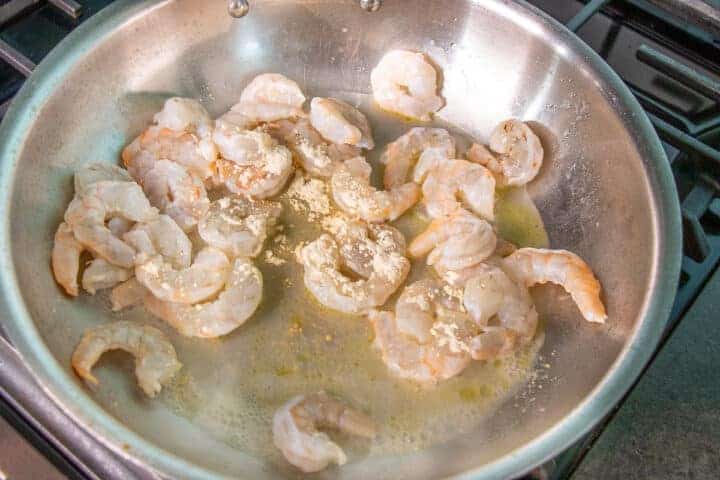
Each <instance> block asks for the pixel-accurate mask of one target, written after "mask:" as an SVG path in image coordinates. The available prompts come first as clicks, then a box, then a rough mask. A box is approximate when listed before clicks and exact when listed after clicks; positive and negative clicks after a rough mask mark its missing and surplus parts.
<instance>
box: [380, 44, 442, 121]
mask: <svg viewBox="0 0 720 480" xmlns="http://www.w3.org/2000/svg"><path fill="white" fill-rule="evenodd" d="M370 86H371V87H372V92H373V97H374V98H375V102H377V104H378V105H379V106H380V107H381V108H383V109H385V110H388V111H390V112H395V113H399V114H400V115H402V116H404V117H408V118H410V119H413V120H421V121H423V122H428V121H430V114H431V113H435V112H437V111H438V110H440V107H442V106H443V100H442V98H440V97H439V96H438V95H437V88H438V85H437V72H436V71H435V68H434V67H433V66H432V65H431V64H430V63H429V62H428V61H427V60H426V59H425V55H423V54H422V53H416V52H409V51H407V50H391V51H389V52H388V53H386V54H385V56H383V58H382V59H380V62H379V63H378V64H377V66H376V67H375V68H374V69H373V71H372V72H371V73H370Z"/></svg>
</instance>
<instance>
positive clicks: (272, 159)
mask: <svg viewBox="0 0 720 480" xmlns="http://www.w3.org/2000/svg"><path fill="white" fill-rule="evenodd" d="M219 135H226V136H231V137H232V140H227V142H226V144H223V146H221V147H220V151H221V156H222V158H221V159H220V160H218V162H217V179H216V181H217V183H223V184H225V186H226V187H227V188H228V189H229V190H230V191H231V192H233V193H238V194H243V195H247V196H250V197H253V198H267V197H271V196H273V195H275V194H277V193H278V192H280V190H282V188H283V187H284V186H285V183H287V180H288V178H290V175H291V174H292V172H293V165H292V154H291V153H290V150H288V149H287V148H286V147H285V146H283V145H278V143H277V141H275V140H274V139H273V138H272V137H271V136H270V135H268V134H267V133H265V132H263V131H259V130H231V131H227V130H223V129H222V128H218V129H216V134H215V137H216V138H217V137H218V136H219Z"/></svg>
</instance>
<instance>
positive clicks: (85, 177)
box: [73, 162, 133, 194]
mask: <svg viewBox="0 0 720 480" xmlns="http://www.w3.org/2000/svg"><path fill="white" fill-rule="evenodd" d="M104 180H105V181H108V180H110V181H118V182H132V181H133V179H132V177H131V176H130V174H129V173H128V171H127V170H125V169H124V168H120V167H118V166H117V165H113V164H112V163H106V162H94V163H87V164H85V165H82V166H81V167H80V168H78V169H77V171H75V177H74V178H73V182H74V185H75V193H76V194H79V193H82V192H83V191H84V190H85V188H87V187H89V186H90V185H92V184H93V183H96V182H100V181H104Z"/></svg>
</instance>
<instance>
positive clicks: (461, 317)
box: [395, 278, 469, 350]
mask: <svg viewBox="0 0 720 480" xmlns="http://www.w3.org/2000/svg"><path fill="white" fill-rule="evenodd" d="M461 297H462V289H453V288H449V287H448V286H446V285H444V284H441V282H439V281H436V280H434V279H428V278H426V279H424V280H419V281H417V282H415V283H412V284H410V285H408V286H406V287H405V289H404V290H403V292H402V293H401V294H400V297H398V299H397V302H396V303H395V325H396V327H397V329H398V331H399V332H401V333H403V334H404V335H408V336H410V337H412V338H414V339H415V340H417V341H418V342H419V343H428V342H429V341H431V340H432V339H433V331H432V328H433V326H434V325H435V323H436V322H444V323H448V324H451V323H452V324H457V323H461V322H467V321H468V320H469V316H468V315H467V314H465V313H464V312H463V306H462V303H461V301H462V298H461ZM460 349H461V350H462V349H464V347H460ZM465 350H466V349H465Z"/></svg>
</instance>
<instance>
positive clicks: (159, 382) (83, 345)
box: [72, 321, 182, 397]
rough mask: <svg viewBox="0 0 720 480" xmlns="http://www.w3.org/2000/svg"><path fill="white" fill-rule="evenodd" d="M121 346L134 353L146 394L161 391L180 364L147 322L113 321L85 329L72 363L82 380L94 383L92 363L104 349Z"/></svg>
mask: <svg viewBox="0 0 720 480" xmlns="http://www.w3.org/2000/svg"><path fill="white" fill-rule="evenodd" d="M117 349H120V350H124V351H126V352H128V353H131V354H132V355H134V356H135V376H136V377H137V381H138V384H139V385H140V388H141V389H142V390H143V392H145V394H146V395H147V396H148V397H154V396H155V395H157V394H158V392H160V390H161V389H162V386H163V385H166V384H167V383H168V382H169V381H170V380H171V379H172V378H173V377H174V376H175V374H176V373H177V371H178V370H180V368H181V367H182V364H181V363H180V362H179V361H178V359H177V355H176V354H175V348H173V346H172V344H171V343H170V341H169V340H168V339H167V337H166V336H165V334H164V333H163V332H161V331H160V330H158V329H157V328H154V327H151V326H149V325H140V324H138V323H134V322H128V321H116V322H112V323H106V324H104V325H98V326H97V327H93V328H90V329H88V330H86V331H85V333H84V334H83V336H82V339H81V340H80V343H79V344H78V346H77V347H75V351H74V352H73V355H72V366H73V368H74V369H75V372H76V373H77V374H78V375H79V376H80V377H81V378H82V379H84V380H86V381H88V382H90V383H92V384H95V385H97V384H98V379H97V378H95V376H94V375H93V374H92V367H93V365H95V363H96V362H97V361H98V360H99V359H100V357H101V356H102V354H103V353H105V352H107V351H109V350H117Z"/></svg>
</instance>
